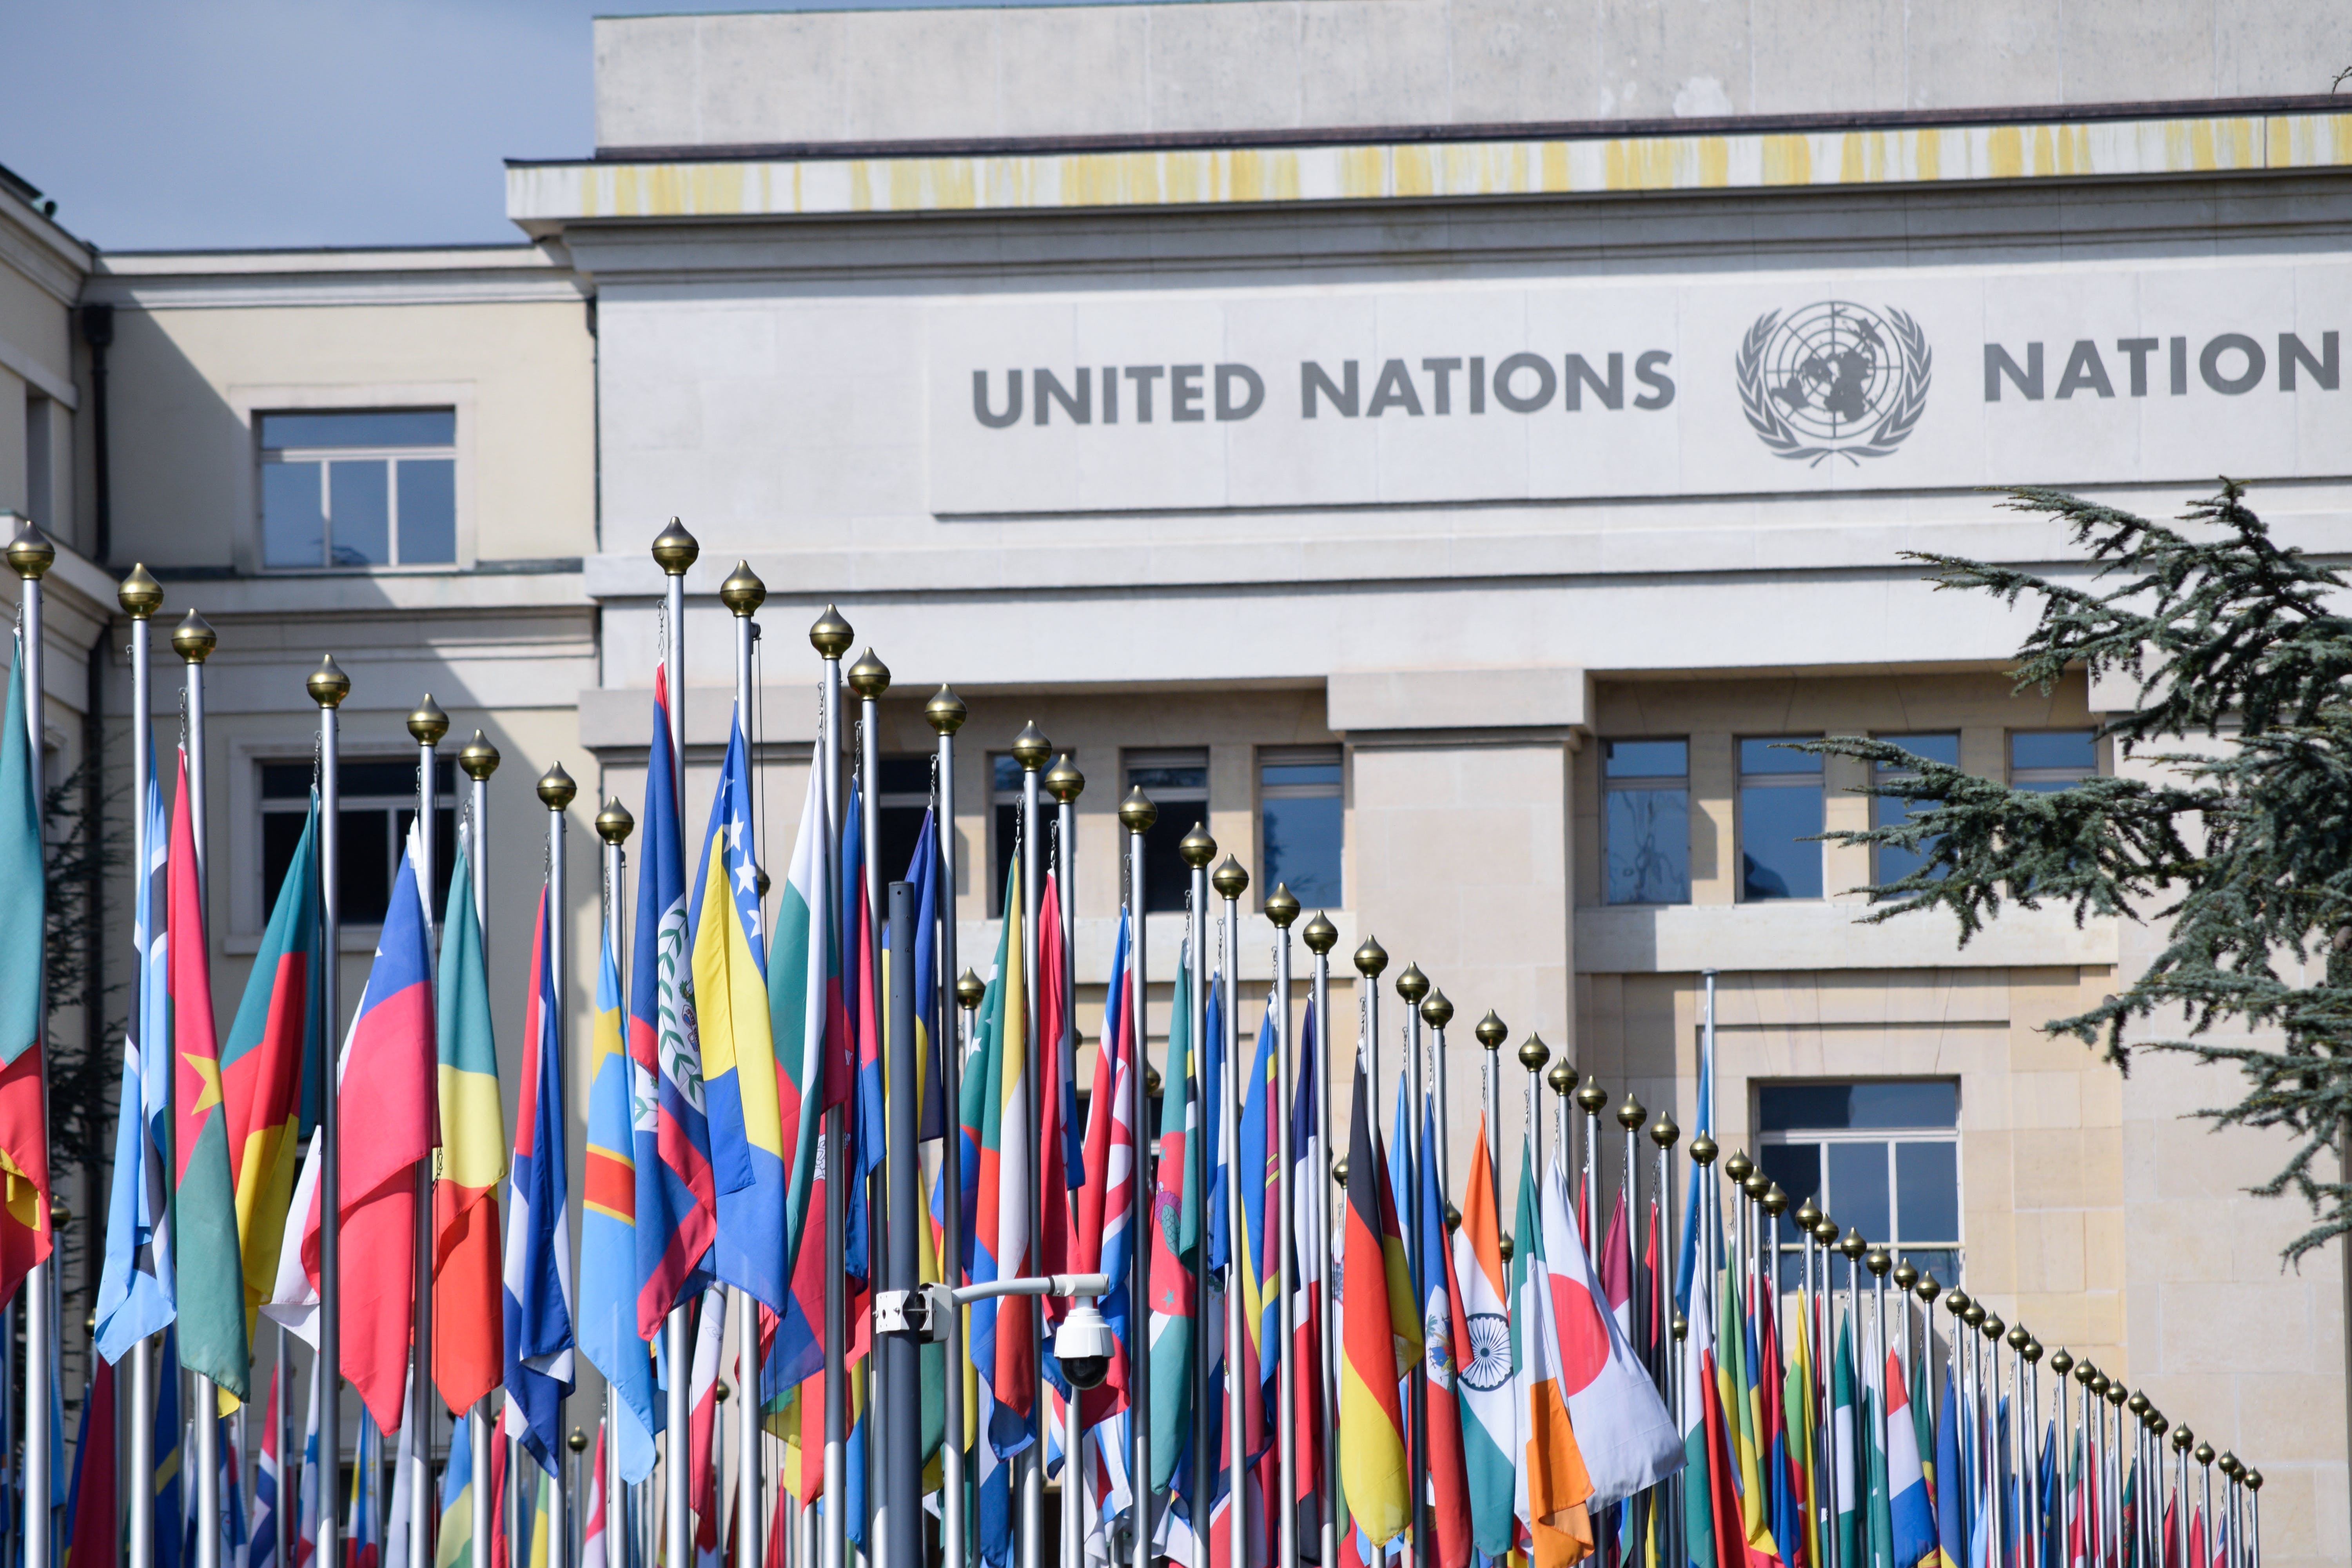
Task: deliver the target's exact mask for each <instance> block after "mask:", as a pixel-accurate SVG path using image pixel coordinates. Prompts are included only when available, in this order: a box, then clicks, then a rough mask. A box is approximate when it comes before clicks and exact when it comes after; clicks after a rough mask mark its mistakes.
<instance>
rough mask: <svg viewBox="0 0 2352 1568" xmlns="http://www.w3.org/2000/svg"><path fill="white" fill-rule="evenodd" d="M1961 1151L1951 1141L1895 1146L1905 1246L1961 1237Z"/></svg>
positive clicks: (1896, 1188)
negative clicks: (1918, 1242)
mask: <svg viewBox="0 0 2352 1568" xmlns="http://www.w3.org/2000/svg"><path fill="white" fill-rule="evenodd" d="M1959 1160H1960V1152H1959V1150H1958V1147H1957V1146H1956V1145H1953V1144H1950V1143H1897V1144H1896V1145H1895V1202H1896V1205H1897V1208H1898V1210H1899V1214H1898V1215H1897V1217H1898V1218H1900V1219H1901V1220H1902V1222H1903V1228H1902V1229H1901V1230H1900V1231H1899V1232H1897V1234H1898V1235H1900V1236H1901V1237H1903V1241H1904V1245H1905V1246H1906V1247H1908V1246H1909V1245H1911V1243H1912V1242H1914V1241H1915V1240H1916V1241H1957V1240H1958V1239H1959V1236H1960V1163H1959Z"/></svg>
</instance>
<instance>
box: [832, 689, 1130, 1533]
mask: <svg viewBox="0 0 2352 1568" xmlns="http://www.w3.org/2000/svg"><path fill="white" fill-rule="evenodd" d="M923 717H924V718H925V719H926V720H928V721H929V723H930V726H931V730H932V732H933V733H935V734H936V735H938V736H939V742H940V744H939V761H938V764H937V766H938V789H939V809H938V815H937V816H934V817H933V818H932V828H933V837H934V838H935V839H936V840H937V841H938V844H939V853H940V900H939V920H940V932H939V944H938V947H937V948H936V950H935V951H936V952H938V954H939V968H938V972H937V973H936V975H935V976H934V978H933V984H934V987H935V990H934V994H935V995H936V996H937V997H938V998H939V1004H938V1005H939V1020H940V1027H941V1028H942V1029H944V1030H945V1031H946V1032H947V1038H946V1039H945V1040H943V1041H941V1042H940V1104H941V1105H942V1106H943V1107H944V1109H945V1112H946V1115H945V1120H946V1122H947V1125H946V1127H945V1128H944V1129H942V1131H944V1132H945V1133H946V1136H945V1137H943V1138H941V1139H940V1187H941V1191H942V1194H943V1195H944V1196H945V1198H946V1200H947V1223H946V1225H945V1226H943V1227H942V1231H943V1234H942V1237H941V1244H940V1276H941V1277H942V1278H943V1279H946V1281H947V1282H948V1284H949V1285H950V1287H953V1286H957V1285H961V1284H962V1283H963V1134H962V1131H961V1129H960V1128H959V1127H958V1125H957V1123H958V1121H959V1120H960V1117H961V1111H960V1110H959V1109H958V1108H959V1107H960V1106H961V1104H962V1103H963V1092H962V1083H963V1051H964V1036H963V1007H962V1005H961V1002H960V1001H959V1000H958V999H957V996H956V978H957V976H958V975H959V974H961V973H962V972H961V970H959V969H958V968H957V967H956V815H955V737H956V731H958V730H961V729H962V728H963V721H964V720H965V719H966V718H968V717H970V710H968V709H967V708H965V706H964V704H963V701H962V700H961V698H959V697H957V696H956V694H955V693H954V692H952V691H950V690H949V689H947V688H946V687H945V686H941V687H940V689H939V690H938V692H937V693H935V694H934V695H933V696H932V698H931V700H930V701H929V702H928V703H926V704H925V705H924V707H923ZM941 1360H942V1363H943V1364H944V1365H945V1366H946V1368H947V1369H948V1375H947V1376H946V1377H945V1378H943V1379H942V1380H941V1384H942V1391H943V1393H944V1394H945V1396H946V1398H945V1409H944V1411H943V1413H942V1414H943V1415H944V1416H945V1422H944V1425H945V1426H946V1428H947V1431H946V1435H945V1437H944V1440H943V1441H942V1442H941V1444H940V1547H941V1549H942V1551H943V1552H944V1554H945V1556H946V1560H947V1564H948V1568H965V1563H966V1562H967V1561H968V1558H969V1553H968V1552H967V1550H966V1548H965V1545H964V1540H965V1531H964V1507H963V1503H964V1496H963V1494H964V1448H963V1425H964V1412H963V1364H964V1350H963V1312H962V1310H961V1309H957V1310H951V1311H950V1312H949V1313H948V1321H947V1334H946V1349H945V1354H944V1355H943V1356H942V1358H941ZM796 1568H797V1565H796ZM1145 1568H1148V1565H1145Z"/></svg>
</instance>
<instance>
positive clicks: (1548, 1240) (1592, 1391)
mask: <svg viewBox="0 0 2352 1568" xmlns="http://www.w3.org/2000/svg"><path fill="white" fill-rule="evenodd" d="M1567 1199H1568V1184H1567V1181H1566V1178H1565V1177H1564V1176H1563V1175H1562V1174H1561V1172H1560V1168H1559V1164H1558V1163H1554V1164H1553V1165H1552V1167H1551V1170H1550V1174H1549V1181H1548V1183H1547V1185H1546V1192H1545V1194H1544V1202H1543V1214H1542V1220H1543V1227H1544V1228H1543V1257H1544V1265H1545V1268H1546V1269H1547V1270H1548V1271H1549V1274H1550V1281H1549V1300H1548V1301H1547V1303H1546V1304H1547V1306H1548V1307H1549V1310H1550V1311H1551V1314H1552V1329H1553V1331H1554V1333H1555V1334H1556V1335H1557V1337H1558V1346H1559V1348H1558V1355H1559V1392H1560V1396H1561V1397H1562V1398H1563V1399H1564V1400H1565V1401H1566V1404H1567V1408H1568V1415H1569V1419H1570V1422H1571V1423H1572V1424H1573V1426H1574V1428H1575V1430H1576V1433H1577V1442H1578V1446H1579V1447H1580V1449H1581V1451H1582V1453H1583V1456H1584V1468H1585V1470H1586V1472H1587V1473H1588V1474H1589V1475H1590V1476H1591V1479H1592V1498H1591V1507H1593V1508H1596V1509H1597V1508H1603V1507H1606V1506H1608V1505H1609V1504H1611V1503H1615V1502H1621V1501H1622V1500H1625V1499H1626V1498H1629V1497H1632V1496H1633V1494H1634V1493H1635V1492H1638V1491H1641V1490H1643V1489H1645V1488H1648V1487H1652V1486H1654V1485H1656V1484H1657V1483H1658V1482H1660V1481H1662V1480H1664V1479H1666V1478H1667V1477H1668V1476H1671V1475H1673V1474H1674V1473H1675V1471H1676V1470H1678V1469H1680V1468H1682V1464H1683V1459H1682V1455H1681V1454H1680V1452H1679V1451H1678V1445H1677V1444H1676V1443H1675V1427H1674V1419H1673V1417H1672V1416H1670V1415H1667V1414H1666V1406H1665V1403H1664V1401H1663V1400H1661V1399H1660V1398H1659V1397H1658V1390H1657V1385H1656V1384H1654V1383H1652V1382H1651V1381H1650V1377H1649V1374H1648V1373H1645V1372H1643V1370H1642V1363H1640V1362H1639V1361H1638V1360H1636V1359H1635V1358H1634V1355H1633V1345H1632V1343H1631V1342H1628V1341H1627V1339H1626V1338H1625V1334H1624V1331H1622V1329H1620V1328H1619V1327H1618V1326H1617V1320H1616V1319H1615V1318H1614V1317H1612V1315H1611V1314H1610V1313H1609V1312H1607V1311H1605V1310H1602V1308H1601V1304H1600V1303H1601V1281H1600V1279H1598V1278H1597V1277H1596V1276H1595V1275H1594V1274H1593V1271H1592V1259H1591V1256H1590V1255H1589V1254H1588V1253H1586V1251H1585V1250H1584V1248H1583V1247H1580V1246H1579V1245H1577V1244H1576V1238H1575V1237H1574V1236H1573V1235H1572V1234H1571V1233H1570V1230H1569V1210H1568V1203H1567Z"/></svg>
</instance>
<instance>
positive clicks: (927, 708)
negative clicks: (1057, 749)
mask: <svg viewBox="0 0 2352 1568" xmlns="http://www.w3.org/2000/svg"><path fill="white" fill-rule="evenodd" d="M923 717H924V718H926V719H928V720H929V721H931V728H932V729H933V730H936V731H939V732H940V734H942V735H952V734H954V733H955V732H956V731H958V730H961V729H962V728H963V721H965V720H966V719H968V718H970V717H971V710H970V709H969V708H966V707H965V706H964V705H963V699H962V698H961V697H958V696H957V695H956V694H955V689H954V688H953V687H950V686H948V685H946V684H944V683H942V684H941V686H940V689H938V690H937V691H935V692H933V693H932V694H931V700H929V702H926V703H924V704H923ZM1137 793H1138V794H1140V793H1142V792H1141V791H1138V792H1137Z"/></svg>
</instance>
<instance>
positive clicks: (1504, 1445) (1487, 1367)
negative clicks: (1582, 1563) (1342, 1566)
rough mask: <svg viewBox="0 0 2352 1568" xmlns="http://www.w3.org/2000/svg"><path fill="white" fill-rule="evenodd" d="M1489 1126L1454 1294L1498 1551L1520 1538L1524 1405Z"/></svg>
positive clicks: (1476, 1164) (1468, 1404) (1465, 1197)
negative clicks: (1516, 1496)
mask: <svg viewBox="0 0 2352 1568" xmlns="http://www.w3.org/2000/svg"><path fill="white" fill-rule="evenodd" d="M1486 1131H1487V1130H1486V1118H1485V1117H1483V1116H1481V1117H1480V1118H1479V1121H1478V1141H1477V1144H1476V1147H1475V1149H1474V1150H1473V1151H1472V1152H1471V1158H1470V1174H1469V1179H1468V1185H1467V1187H1466V1189H1465V1191H1464V1193H1463V1194H1462V1226H1461V1228H1460V1229H1459V1230H1456V1231H1455V1232H1454V1244H1453V1245H1454V1285H1455V1286H1456V1287H1457V1289H1455V1291H1454V1303H1455V1310H1457V1311H1459V1312H1460V1314H1461V1317H1462V1326H1461V1329H1460V1331H1459V1332H1460V1333H1461V1335H1462V1338H1461V1339H1460V1341H1459V1342H1458V1343H1457V1346H1456V1349H1455V1351H1454V1358H1455V1361H1456V1363H1458V1366H1459V1371H1458V1372H1457V1373H1456V1374H1455V1375H1456V1379H1457V1381H1458V1383H1459V1384H1460V1387H1461V1391H1462V1450H1463V1468H1464V1473H1465V1476H1466V1477H1467V1479H1468V1489H1469V1495H1470V1517H1471V1521H1472V1524H1473V1527H1474V1531H1475V1541H1476V1543H1477V1547H1478V1550H1479V1551H1480V1552H1482V1553H1484V1554H1485V1555H1486V1556H1487V1557H1489V1558H1494V1559H1500V1558H1501V1557H1503V1556H1504V1555H1505V1554H1507V1552H1509V1551H1510V1550H1511V1545H1512V1542H1513V1540H1514V1538H1515V1537H1514V1531H1513V1530H1512V1528H1511V1525H1512V1517H1513V1513H1512V1506H1511V1505H1512V1492H1513V1489H1514V1487H1515V1485H1516V1482H1517V1468H1518V1455H1519V1453H1520V1451H1521V1442H1520V1434H1519V1417H1520V1412H1521V1410H1522V1409H1523V1408H1524V1407H1523V1405H1521V1404H1520V1403H1519V1402H1518V1400H1517V1399H1516V1398H1515V1397H1514V1394H1515V1390H1514V1388H1513V1385H1512V1372H1513V1368H1512V1364H1511V1324H1510V1311H1509V1309H1508V1308H1507V1306H1506V1305H1505V1302H1506V1301H1507V1294H1506V1293H1507V1291H1508V1290H1509V1289H1510V1281H1509V1278H1508V1276H1507V1275H1506V1274H1505V1272H1504V1268H1503V1237H1502V1226H1501V1215H1500V1212H1499V1211H1498V1209H1497V1207H1496V1194H1495V1176H1494V1170H1495V1167H1494V1162H1493V1160H1492V1158H1491V1157H1490V1156H1489V1154H1488V1152H1487V1142H1486Z"/></svg>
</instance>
